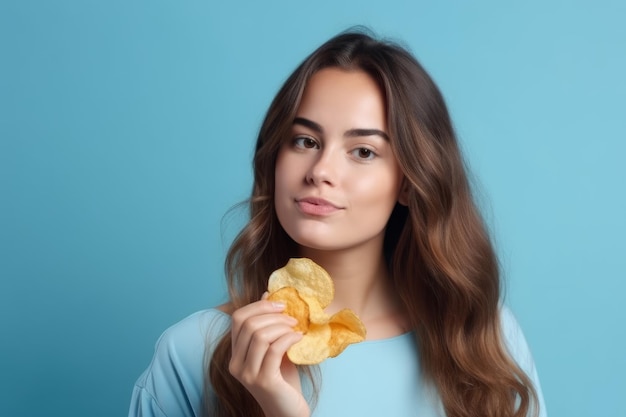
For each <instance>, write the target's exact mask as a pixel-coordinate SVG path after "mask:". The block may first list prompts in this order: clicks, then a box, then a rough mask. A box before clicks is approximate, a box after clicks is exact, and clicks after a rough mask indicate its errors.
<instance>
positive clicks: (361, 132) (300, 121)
mask: <svg viewBox="0 0 626 417" xmlns="http://www.w3.org/2000/svg"><path fill="white" fill-rule="evenodd" d="M293 124H294V125H302V126H304V127H308V128H309V129H311V130H314V131H315V132H317V133H319V134H323V133H324V129H323V128H322V126H321V125H319V124H318V123H315V122H314V121H312V120H309V119H305V118H304V117H296V118H295V119H293ZM344 136H346V137H359V136H380V137H381V138H383V139H385V140H387V141H388V140H389V136H388V135H387V134H386V133H385V132H383V131H382V130H380V129H350V130H347V131H346V133H344Z"/></svg>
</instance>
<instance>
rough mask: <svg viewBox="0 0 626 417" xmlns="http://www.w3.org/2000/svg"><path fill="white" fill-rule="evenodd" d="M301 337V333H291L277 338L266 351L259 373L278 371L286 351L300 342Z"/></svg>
mask: <svg viewBox="0 0 626 417" xmlns="http://www.w3.org/2000/svg"><path fill="white" fill-rule="evenodd" d="M302 337H303V335H302V333H300V332H294V331H291V332H288V333H285V334H283V335H282V336H280V337H279V338H277V339H276V340H275V341H274V342H273V343H272V344H271V346H269V348H268V349H267V353H266V355H265V357H264V360H263V363H262V365H261V369H260V372H274V371H275V370H276V369H280V367H281V364H282V362H283V358H284V356H285V353H287V350H289V348H290V347H291V346H293V345H294V344H296V343H298V342H299V341H300V340H302Z"/></svg>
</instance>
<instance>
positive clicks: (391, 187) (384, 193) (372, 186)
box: [354, 172, 400, 208]
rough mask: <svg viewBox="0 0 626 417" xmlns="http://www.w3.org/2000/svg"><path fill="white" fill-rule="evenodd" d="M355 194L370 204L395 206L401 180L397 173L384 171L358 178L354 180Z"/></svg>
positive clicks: (372, 205)
mask: <svg viewBox="0 0 626 417" xmlns="http://www.w3.org/2000/svg"><path fill="white" fill-rule="evenodd" d="M354 186H355V189H354V190H355V194H356V195H359V196H361V200H362V201H363V202H365V203H368V206H370V207H372V208H374V207H380V206H391V207H393V206H394V205H395V204H396V202H397V199H398V194H399V191H400V181H399V180H398V177H397V176H396V175H393V174H391V173H389V172H382V173H379V174H378V175H372V176H367V177H360V178H357V179H356V180H355V182H354Z"/></svg>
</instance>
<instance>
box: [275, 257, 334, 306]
mask: <svg viewBox="0 0 626 417" xmlns="http://www.w3.org/2000/svg"><path fill="white" fill-rule="evenodd" d="M284 287H293V288H295V289H296V290H298V293H299V294H300V295H301V296H302V295H306V296H310V297H314V298H316V299H317V301H318V302H319V304H320V306H321V307H322V308H323V309H324V308H326V307H328V305H329V304H330V302H331V301H332V300H333V297H334V296H335V287H334V286H333V280H332V279H331V278H330V275H328V272H326V271H325V270H324V268H322V267H321V266H319V265H318V264H316V263H315V262H313V261H312V260H310V259H307V258H292V259H290V260H289V262H287V265H285V266H284V267H282V268H280V269H277V270H276V271H274V272H272V274H271V275H270V279H269V282H268V285H267V290H268V291H269V292H270V293H273V292H274V291H277V290H278V289H280V288H284Z"/></svg>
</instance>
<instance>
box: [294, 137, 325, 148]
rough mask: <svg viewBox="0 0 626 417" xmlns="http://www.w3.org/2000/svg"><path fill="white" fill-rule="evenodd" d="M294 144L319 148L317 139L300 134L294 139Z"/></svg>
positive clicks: (298, 146) (300, 146) (297, 146)
mask: <svg viewBox="0 0 626 417" xmlns="http://www.w3.org/2000/svg"><path fill="white" fill-rule="evenodd" d="M293 144H294V146H295V147H296V148H301V149H319V145H318V143H317V141H316V140H315V139H313V138H312V137H310V136H298V137H296V138H295V139H294V140H293Z"/></svg>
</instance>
